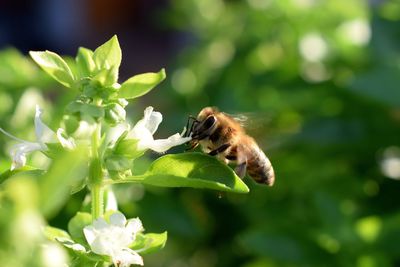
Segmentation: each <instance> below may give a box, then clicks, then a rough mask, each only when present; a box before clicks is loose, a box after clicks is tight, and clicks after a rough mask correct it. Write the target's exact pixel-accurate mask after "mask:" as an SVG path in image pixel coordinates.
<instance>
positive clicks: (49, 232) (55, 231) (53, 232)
mask: <svg viewBox="0 0 400 267" xmlns="http://www.w3.org/2000/svg"><path fill="white" fill-rule="evenodd" d="M43 232H44V236H45V237H46V238H47V239H48V240H50V241H56V238H71V237H70V236H69V234H68V233H67V232H66V231H64V230H62V229H59V228H56V227H51V226H45V227H44V229H43Z"/></svg>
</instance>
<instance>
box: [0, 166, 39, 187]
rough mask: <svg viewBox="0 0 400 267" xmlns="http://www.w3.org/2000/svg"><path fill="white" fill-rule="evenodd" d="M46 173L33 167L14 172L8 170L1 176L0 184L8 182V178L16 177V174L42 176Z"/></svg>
mask: <svg viewBox="0 0 400 267" xmlns="http://www.w3.org/2000/svg"><path fill="white" fill-rule="evenodd" d="M43 173H44V171H43V170H40V169H37V168H35V167H31V166H27V165H25V166H23V167H21V168H18V169H14V170H6V171H5V172H3V173H2V174H0V184H1V183H3V182H4V181H5V180H7V179H8V178H10V177H12V176H14V175H16V174H34V175H40V174H43Z"/></svg>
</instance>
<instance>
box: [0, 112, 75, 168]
mask: <svg viewBox="0 0 400 267" xmlns="http://www.w3.org/2000/svg"><path fill="white" fill-rule="evenodd" d="M41 115H42V109H40V107H39V106H38V105H36V113H35V120H34V122H35V136H36V142H30V141H25V140H22V139H19V138H17V137H15V136H13V135H11V134H9V133H7V132H6V131H4V130H3V129H2V128H0V131H1V132H3V133H4V134H5V135H7V136H8V137H10V138H12V139H14V140H16V141H18V142H19V143H18V144H15V145H14V146H12V147H11V149H10V155H11V157H12V159H13V162H12V165H11V170H14V169H18V168H21V167H23V166H24V165H25V164H26V154H28V153H31V152H34V151H45V150H47V146H46V143H56V142H57V140H58V142H60V143H61V145H62V146H63V147H64V148H67V149H73V148H74V147H75V143H74V140H73V139H71V138H68V139H66V138H65V137H64V136H63V134H64V129H62V128H59V129H58V130H57V133H55V132H53V131H52V130H51V129H50V128H49V127H48V126H47V125H46V124H44V123H43V122H42V120H41Z"/></svg>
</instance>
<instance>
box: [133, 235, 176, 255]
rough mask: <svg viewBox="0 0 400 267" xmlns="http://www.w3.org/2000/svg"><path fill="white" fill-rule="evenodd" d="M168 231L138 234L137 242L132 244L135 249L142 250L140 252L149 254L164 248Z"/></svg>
mask: <svg viewBox="0 0 400 267" xmlns="http://www.w3.org/2000/svg"><path fill="white" fill-rule="evenodd" d="M167 238H168V235H167V232H164V233H160V234H155V233H148V234H138V235H137V236H136V239H135V242H134V243H133V244H132V245H131V246H130V248H131V249H133V250H140V254H148V253H152V252H155V251H158V250H160V249H162V248H164V246H165V243H167Z"/></svg>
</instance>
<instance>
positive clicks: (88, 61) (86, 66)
mask: <svg viewBox="0 0 400 267" xmlns="http://www.w3.org/2000/svg"><path fill="white" fill-rule="evenodd" d="M75 61H76V65H77V69H78V73H79V75H80V78H83V77H89V76H91V74H92V73H93V72H94V71H95V69H96V63H95V62H94V60H93V51H92V50H90V49H87V48H84V47H79V49H78V54H77V55H76V58H75Z"/></svg>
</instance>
